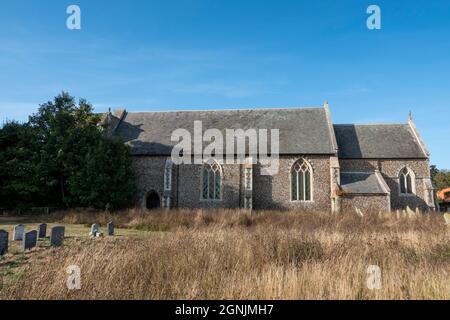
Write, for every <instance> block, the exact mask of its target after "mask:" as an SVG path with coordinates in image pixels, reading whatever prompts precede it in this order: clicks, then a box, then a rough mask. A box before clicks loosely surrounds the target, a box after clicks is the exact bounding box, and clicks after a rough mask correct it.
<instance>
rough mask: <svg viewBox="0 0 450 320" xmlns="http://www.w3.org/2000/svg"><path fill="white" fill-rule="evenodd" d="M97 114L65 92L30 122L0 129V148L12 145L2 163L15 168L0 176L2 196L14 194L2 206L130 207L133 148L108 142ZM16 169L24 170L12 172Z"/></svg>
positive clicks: (0, 152) (2, 153)
mask: <svg viewBox="0 0 450 320" xmlns="http://www.w3.org/2000/svg"><path fill="white" fill-rule="evenodd" d="M92 110H93V109H92V106H91V105H90V104H89V103H87V102H86V101H85V100H83V99H81V100H80V101H79V103H78V104H77V103H76V101H75V99H74V98H73V97H71V96H70V95H69V94H68V93H65V92H63V93H62V94H61V95H59V96H57V97H56V98H55V99H54V100H53V101H49V102H47V103H45V104H42V105H41V106H40V107H39V110H38V112H37V113H36V114H34V115H32V116H31V117H30V119H29V122H28V123H26V124H23V125H19V124H16V123H9V124H6V125H5V126H4V127H3V128H2V129H1V130H0V144H1V143H3V144H8V143H9V145H10V147H9V148H6V149H5V150H6V151H5V150H4V148H2V149H1V150H0V159H1V160H3V159H5V161H7V162H8V163H10V164H9V169H8V166H7V168H6V170H2V171H0V174H1V175H2V177H3V175H5V177H6V180H5V181H6V186H4V185H0V186H1V189H2V194H1V195H2V198H3V197H4V196H7V195H8V194H12V195H15V197H13V198H11V200H12V199H14V201H9V202H8V201H6V199H2V202H4V203H6V205H7V206H9V207H11V205H14V206H15V207H24V206H25V207H30V206H64V207H94V208H105V207H106V206H107V205H108V206H110V207H112V208H119V207H124V206H126V205H128V204H129V202H130V200H131V197H132V195H133V192H134V177H133V172H132V169H131V160H130V156H129V150H128V147H126V146H125V145H124V144H123V143H122V142H121V141H118V140H113V139H111V138H107V137H105V135H104V134H103V132H102V127H100V126H98V123H99V120H100V118H99V116H98V115H96V114H94V113H93V111H92ZM2 137H3V138H2ZM14 166H15V167H14ZM16 167H17V168H19V169H20V170H13V171H11V169H13V168H16ZM20 195H22V196H20ZM16 196H17V197H16ZM2 205H3V204H0V207H1V206H2Z"/></svg>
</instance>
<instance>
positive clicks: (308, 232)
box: [0, 210, 450, 299]
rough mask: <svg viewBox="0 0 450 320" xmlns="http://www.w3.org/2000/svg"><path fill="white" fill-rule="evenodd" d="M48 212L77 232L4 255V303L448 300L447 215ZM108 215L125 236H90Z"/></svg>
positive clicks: (1, 266) (449, 235) (0, 263)
mask: <svg viewBox="0 0 450 320" xmlns="http://www.w3.org/2000/svg"><path fill="white" fill-rule="evenodd" d="M39 219H40V220H45V221H47V222H52V223H55V224H64V225H66V226H67V235H68V236H69V237H68V239H66V242H65V245H64V246H63V247H62V248H58V249H53V248H49V247H48V244H47V243H45V242H43V243H42V244H41V245H40V246H39V247H38V248H36V249H34V250H33V251H31V252H29V253H25V254H23V253H19V252H17V253H14V254H10V255H8V256H6V257H5V258H3V260H0V273H3V274H5V273H7V272H9V275H4V281H3V288H2V289H1V291H0V299H450V228H449V227H447V226H446V225H445V223H444V219H443V218H442V216H441V215H438V214H428V215H423V216H416V217H406V216H401V217H397V216H396V214H390V213H386V214H366V215H365V216H364V217H359V216H356V215H355V214H351V213H349V214H339V215H331V214H327V213H318V212H316V213H312V212H310V213H306V212H297V211H286V212H276V211H274V212H253V213H250V212H247V211H233V210H216V211H189V210H180V211H170V212H164V211H160V212H153V213H147V212H140V211H137V210H130V211H126V212H121V213H115V214H109V213H93V212H82V211H73V212H65V213H55V214H52V215H49V216H45V217H40V218H39ZM110 220H113V221H114V222H115V224H116V225H117V226H118V227H119V228H120V229H118V233H117V236H115V237H105V238H101V239H95V240H91V239H89V238H88V232H89V231H88V230H89V229H88V228H87V227H88V226H89V225H90V224H91V223H94V222H95V223H100V225H101V226H103V227H104V226H106V223H107V222H108V221H110ZM8 227H10V225H8ZM0 228H3V226H2V222H1V220H0ZM19 256H25V257H26V259H27V260H26V261H22V262H18V261H17V260H18V257H19ZM11 262H14V263H17V265H14V267H8V263H11ZM70 265H78V266H79V267H80V269H81V282H82V288H81V290H68V289H67V287H66V280H67V277H68V274H66V269H67V267H68V266H70ZM369 265H377V266H379V267H380V268H381V271H382V278H381V289H379V290H370V289H368V288H367V277H368V274H367V268H368V266H369ZM11 270H13V272H12V271H11ZM11 273H12V274H13V275H11ZM16 274H18V275H19V276H16Z"/></svg>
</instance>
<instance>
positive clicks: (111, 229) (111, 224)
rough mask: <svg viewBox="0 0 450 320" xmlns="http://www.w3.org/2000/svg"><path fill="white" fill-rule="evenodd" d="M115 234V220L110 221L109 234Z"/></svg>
mask: <svg viewBox="0 0 450 320" xmlns="http://www.w3.org/2000/svg"><path fill="white" fill-rule="evenodd" d="M113 235H114V222H112V221H110V222H108V236H113Z"/></svg>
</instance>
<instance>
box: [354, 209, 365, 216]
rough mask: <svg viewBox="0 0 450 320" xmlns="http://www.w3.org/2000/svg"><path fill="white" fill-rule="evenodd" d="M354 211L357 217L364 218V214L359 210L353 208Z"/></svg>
mask: <svg viewBox="0 0 450 320" xmlns="http://www.w3.org/2000/svg"><path fill="white" fill-rule="evenodd" d="M355 211H356V214H357V215H358V216H360V217H364V213H363V212H362V211H361V209H359V208H356V207H355Z"/></svg>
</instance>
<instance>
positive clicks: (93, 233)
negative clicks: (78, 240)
mask: <svg viewBox="0 0 450 320" xmlns="http://www.w3.org/2000/svg"><path fill="white" fill-rule="evenodd" d="M99 235H100V226H99V225H98V224H96V223H94V224H93V225H92V226H91V232H89V236H91V237H94V238H95V237H98V236H99Z"/></svg>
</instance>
